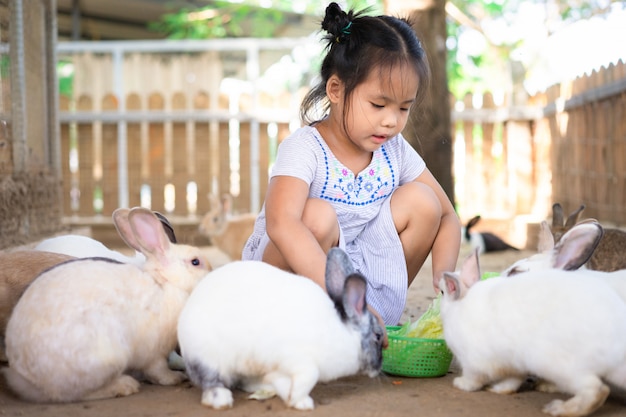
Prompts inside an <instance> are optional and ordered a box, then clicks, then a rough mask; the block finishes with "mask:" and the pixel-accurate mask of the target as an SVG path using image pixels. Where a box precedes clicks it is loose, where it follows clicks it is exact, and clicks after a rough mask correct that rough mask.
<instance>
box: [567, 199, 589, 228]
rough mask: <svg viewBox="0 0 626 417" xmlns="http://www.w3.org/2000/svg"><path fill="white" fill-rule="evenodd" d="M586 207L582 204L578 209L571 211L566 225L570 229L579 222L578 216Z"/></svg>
mask: <svg viewBox="0 0 626 417" xmlns="http://www.w3.org/2000/svg"><path fill="white" fill-rule="evenodd" d="M584 209H585V205H584V204H581V205H580V207H578V210H575V211H573V212H571V213H570V215H569V216H568V217H567V221H566V222H565V227H566V228H568V229H569V228H570V227H572V226H574V225H575V224H576V223H578V218H579V217H580V215H581V213H582V212H583V210H584Z"/></svg>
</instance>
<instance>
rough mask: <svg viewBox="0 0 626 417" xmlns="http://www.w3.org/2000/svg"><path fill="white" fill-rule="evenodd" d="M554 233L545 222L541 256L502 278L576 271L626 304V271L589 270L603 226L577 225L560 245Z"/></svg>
mask: <svg viewBox="0 0 626 417" xmlns="http://www.w3.org/2000/svg"><path fill="white" fill-rule="evenodd" d="M582 207H583V208H584V206H582ZM553 232H554V231H552V232H551V230H550V226H548V223H547V222H545V221H543V222H541V229H540V235H539V245H538V253H537V254H535V255H532V256H530V257H528V258H524V259H520V260H518V261H517V262H515V263H514V264H513V265H511V266H510V267H508V268H507V269H505V270H504V272H503V273H502V276H505V277H509V276H515V275H517V274H519V273H521V272H528V271H539V270H546V269H563V270H572V271H574V270H576V271H578V272H577V273H583V272H582V271H584V274H586V275H587V276H589V277H592V278H594V279H598V280H602V281H604V282H605V283H606V284H608V285H609V286H611V288H613V290H615V291H616V292H617V294H618V295H619V296H620V297H621V298H622V300H624V301H625V302H626V269H618V270H616V271H611V272H606V271H596V270H593V269H588V268H587V267H586V266H585V263H586V262H587V261H588V260H589V259H590V257H591V256H592V255H593V254H594V251H595V250H596V249H597V247H598V246H599V243H600V242H601V240H602V238H603V228H602V226H601V225H600V224H599V223H597V222H595V221H594V220H590V221H584V222H581V223H578V224H576V225H575V226H573V227H571V228H570V229H568V230H567V231H566V232H565V233H564V234H563V235H562V237H561V238H560V240H559V241H558V242H557V243H556V245H555V244H554V237H553Z"/></svg>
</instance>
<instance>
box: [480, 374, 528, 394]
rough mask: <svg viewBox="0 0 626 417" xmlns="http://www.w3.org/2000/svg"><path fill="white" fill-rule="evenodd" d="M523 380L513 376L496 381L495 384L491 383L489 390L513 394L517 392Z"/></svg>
mask: <svg viewBox="0 0 626 417" xmlns="http://www.w3.org/2000/svg"><path fill="white" fill-rule="evenodd" d="M523 382H524V380H523V379H520V378H515V377H511V378H507V379H503V380H502V381H499V382H496V383H495V384H493V385H491V386H490V387H489V388H488V390H489V391H490V392H493V393H496V394H513V393H515V392H517V390H518V389H519V387H520V386H521V385H522V383H523Z"/></svg>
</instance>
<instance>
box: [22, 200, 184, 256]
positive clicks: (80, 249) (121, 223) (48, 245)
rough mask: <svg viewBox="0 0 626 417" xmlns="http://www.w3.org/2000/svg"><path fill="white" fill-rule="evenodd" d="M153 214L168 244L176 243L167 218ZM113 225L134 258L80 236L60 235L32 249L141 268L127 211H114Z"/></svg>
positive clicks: (138, 252)
mask: <svg viewBox="0 0 626 417" xmlns="http://www.w3.org/2000/svg"><path fill="white" fill-rule="evenodd" d="M154 214H155V216H157V218H158V219H159V221H160V222H161V226H162V227H163V230H164V231H165V233H166V234H167V236H168V238H169V240H170V242H172V243H176V236H175V234H174V229H173V228H172V225H171V224H170V222H169V221H168V220H167V218H166V217H165V216H163V215H162V214H160V213H158V212H154ZM113 224H114V225H115V228H116V229H117V231H118V234H119V235H120V236H121V237H122V239H123V240H124V241H125V242H126V244H127V245H128V246H130V247H131V248H133V249H135V251H136V253H135V256H126V255H124V254H122V253H121V252H118V251H114V250H111V249H109V248H107V247H106V246H105V245H104V244H103V243H102V242H99V241H97V240H95V239H92V238H90V237H87V236H82V235H62V236H55V237H51V238H49V239H45V240H43V241H41V242H40V243H39V244H37V246H35V248H34V249H35V250H39V251H45V252H53V253H61V254H65V255H70V256H74V257H76V258H91V257H94V256H101V257H105V258H111V259H115V260H116V261H119V262H124V263H130V264H133V265H138V266H141V265H142V264H143V263H144V262H145V261H146V257H145V256H144V255H143V253H141V251H140V250H139V249H138V248H137V244H136V243H134V242H133V234H132V233H129V228H130V225H129V224H128V211H127V210H116V211H115V212H114V213H113ZM124 230H125V231H124Z"/></svg>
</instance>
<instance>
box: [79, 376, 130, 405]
mask: <svg viewBox="0 0 626 417" xmlns="http://www.w3.org/2000/svg"><path fill="white" fill-rule="evenodd" d="M139 387H140V384H139V381H137V380H136V379H135V378H133V377H132V376H130V375H121V376H120V377H119V378H117V379H115V380H113V382H111V383H110V384H108V385H106V386H104V387H102V388H100V389H98V390H96V391H93V392H91V393H90V394H89V395H87V396H85V397H84V398H83V400H103V399H106V398H115V397H127V396H129V395H132V394H136V393H138V392H139Z"/></svg>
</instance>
